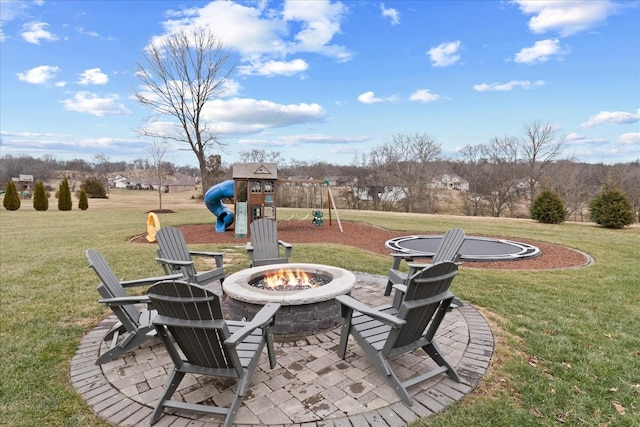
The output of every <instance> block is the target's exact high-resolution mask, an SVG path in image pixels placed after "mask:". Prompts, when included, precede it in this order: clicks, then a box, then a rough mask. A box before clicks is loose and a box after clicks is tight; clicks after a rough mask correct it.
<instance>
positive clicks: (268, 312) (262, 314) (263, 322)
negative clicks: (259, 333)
mask: <svg viewBox="0 0 640 427" xmlns="http://www.w3.org/2000/svg"><path fill="white" fill-rule="evenodd" d="M279 309H280V304H278V303H271V302H270V303H267V304H265V305H264V306H263V307H262V308H261V309H260V311H258V312H257V313H256V315H255V316H254V317H253V320H251V321H250V322H247V324H246V325H244V326H243V327H242V329H239V330H237V331H235V332H234V333H233V334H232V335H231V336H230V337H229V338H227V339H226V340H225V341H224V344H225V345H238V343H240V342H242V340H243V339H245V338H246V337H247V336H248V335H250V334H251V333H252V332H253V331H254V330H256V329H257V328H264V327H265V326H267V325H268V324H270V323H271V322H273V319H274V317H275V315H276V312H277V311H278V310H279Z"/></svg>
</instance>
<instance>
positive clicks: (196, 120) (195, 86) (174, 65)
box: [134, 27, 234, 190]
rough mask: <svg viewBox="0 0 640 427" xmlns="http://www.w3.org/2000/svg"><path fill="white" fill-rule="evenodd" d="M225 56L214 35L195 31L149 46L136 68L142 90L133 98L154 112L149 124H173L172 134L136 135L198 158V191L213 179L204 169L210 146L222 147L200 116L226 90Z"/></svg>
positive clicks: (149, 132) (229, 69)
mask: <svg viewBox="0 0 640 427" xmlns="http://www.w3.org/2000/svg"><path fill="white" fill-rule="evenodd" d="M229 56H230V54H229V52H228V51H226V50H225V49H224V47H223V44H222V41H221V40H220V39H219V38H217V37H216V36H215V34H214V33H213V32H211V31H210V30H208V29H205V28H201V27H199V28H196V29H194V30H192V31H190V32H186V31H180V32H178V33H176V34H172V35H169V36H167V37H165V38H163V39H159V40H158V41H155V42H152V43H151V44H150V45H149V46H148V47H147V49H146V50H145V51H144V53H143V63H138V64H137V74H138V76H139V77H140V79H141V80H142V83H143V87H142V89H141V90H140V91H137V92H135V93H134V96H135V98H136V99H137V100H138V102H140V103H141V104H143V105H146V106H148V107H150V108H151V109H153V110H154V115H153V116H151V117H150V119H151V121H154V120H156V119H157V118H158V117H168V118H170V119H173V120H175V121H177V123H176V127H177V128H176V131H175V132H169V133H166V132H162V131H160V130H157V129H154V128H153V127H151V126H147V127H145V128H143V129H142V130H141V131H140V132H141V133H142V134H143V135H145V136H151V137H162V138H166V139H167V140H171V141H174V142H177V143H185V144H187V145H188V146H189V148H190V149H191V151H193V153H194V154H195V155H196V157H197V159H198V165H199V167H200V174H201V176H202V184H203V185H202V188H203V190H206V189H208V188H209V187H210V186H211V185H213V183H214V179H215V177H212V176H210V175H211V174H210V173H209V171H208V168H207V155H208V154H209V151H210V149H211V148H213V147H218V148H220V147H222V145H223V144H222V143H221V142H220V141H219V140H218V138H217V134H216V132H215V129H214V127H213V126H212V124H211V123H208V122H207V121H206V120H205V118H204V117H203V112H204V109H205V105H206V104H207V102H208V101H210V100H211V99H213V98H216V97H219V96H221V94H222V93H223V92H224V90H225V83H226V82H227V80H228V78H229V75H230V74H231V72H232V71H233V68H234V67H233V66H227V61H228V60H229Z"/></svg>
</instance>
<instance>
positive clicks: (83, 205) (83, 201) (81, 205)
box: [78, 189, 89, 211]
mask: <svg viewBox="0 0 640 427" xmlns="http://www.w3.org/2000/svg"><path fill="white" fill-rule="evenodd" d="M78 209H80V210H81V211H86V210H87V209H89V200H87V192H86V191H84V189H82V190H80V200H79V201H78Z"/></svg>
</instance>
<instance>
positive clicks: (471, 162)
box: [459, 144, 487, 216]
mask: <svg viewBox="0 0 640 427" xmlns="http://www.w3.org/2000/svg"><path fill="white" fill-rule="evenodd" d="M486 151H487V150H486V148H485V147H484V145H482V144H479V145H467V146H465V147H462V149H461V150H460V153H459V154H460V157H461V160H462V171H463V172H462V173H461V174H462V175H463V176H464V177H465V179H466V180H467V181H469V191H468V194H465V196H464V206H463V208H464V211H465V214H466V215H473V216H479V215H480V214H481V198H480V197H479V196H480V188H481V185H482V178H483V176H484V171H483V168H482V164H483V163H485V162H486V160H485V159H484V158H483V153H485V152H486Z"/></svg>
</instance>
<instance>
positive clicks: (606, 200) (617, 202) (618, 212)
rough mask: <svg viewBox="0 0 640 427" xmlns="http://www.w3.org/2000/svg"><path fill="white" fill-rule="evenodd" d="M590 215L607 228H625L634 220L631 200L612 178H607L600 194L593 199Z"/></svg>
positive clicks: (593, 219)
mask: <svg viewBox="0 0 640 427" xmlns="http://www.w3.org/2000/svg"><path fill="white" fill-rule="evenodd" d="M589 216H590V217H591V220H592V221H594V222H595V223H596V224H600V225H603V226H605V227H607V228H623V227H625V226H627V225H631V224H633V220H634V213H633V207H632V206H631V202H630V201H629V199H628V198H627V196H626V195H625V194H624V193H623V192H622V190H620V189H619V188H618V187H616V186H615V184H614V183H613V181H612V180H611V179H607V181H606V182H605V183H604V185H603V188H602V191H601V192H600V194H598V195H597V196H596V197H594V198H593V200H591V203H590V204H589Z"/></svg>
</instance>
